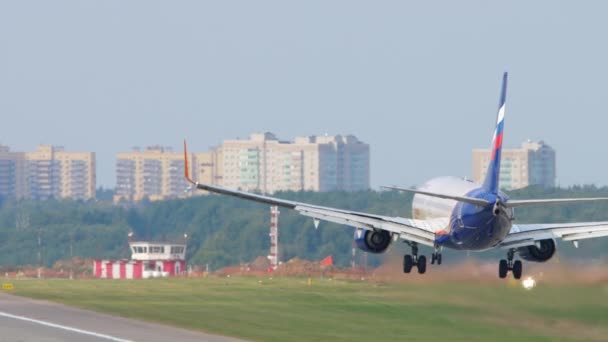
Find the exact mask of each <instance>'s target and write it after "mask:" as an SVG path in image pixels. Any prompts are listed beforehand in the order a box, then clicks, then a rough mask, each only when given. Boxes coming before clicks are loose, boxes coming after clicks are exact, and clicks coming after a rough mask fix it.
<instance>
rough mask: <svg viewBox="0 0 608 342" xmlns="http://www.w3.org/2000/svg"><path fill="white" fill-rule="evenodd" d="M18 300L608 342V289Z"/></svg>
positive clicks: (439, 288) (251, 329)
mask: <svg viewBox="0 0 608 342" xmlns="http://www.w3.org/2000/svg"><path fill="white" fill-rule="evenodd" d="M13 283H14V285H15V289H14V290H13V291H14V293H15V294H17V295H22V296H27V297H34V298H40V299H47V300H51V301H56V302H61V303H65V304H68V305H73V306H77V307H81V308H87V309H92V310H97V311H102V312H107V313H112V314H117V315H121V316H125V317H131V318H138V319H144V320H149V321H155V322H162V323H165V324H169V325H175V326H180V327H185V328H190V329H197V330H203V331H207V332H211V333H217V334H223V335H229V336H235V337H241V338H244V339H249V340H254V341H408V340H409V341H412V340H413V341H421V340H423V341H426V340H449V341H454V340H456V341H465V340H466V341H488V340H492V341H513V340H519V341H521V340H528V341H531V340H533V341H556V340H581V341H590V340H591V341H593V340H595V341H606V340H608V285H593V286H591V285H588V286H582V285H570V286H549V285H542V284H541V285H540V286H538V287H537V288H535V289H534V290H531V291H526V290H523V289H522V288H521V287H520V286H519V285H518V284H514V283H513V282H511V283H509V282H504V283H498V284H497V283H494V284H485V283H484V284H475V283H463V282H456V283H453V282H452V283H439V284H437V283H428V284H403V283H391V284H388V283H378V282H371V281H338V280H329V279H319V278H316V279H312V286H308V284H307V279H306V278H274V279H269V278H253V277H231V278H196V279H155V280H141V281H124V280H123V281H119V280H74V281H70V280H42V281H38V280H22V281H15V282H13Z"/></svg>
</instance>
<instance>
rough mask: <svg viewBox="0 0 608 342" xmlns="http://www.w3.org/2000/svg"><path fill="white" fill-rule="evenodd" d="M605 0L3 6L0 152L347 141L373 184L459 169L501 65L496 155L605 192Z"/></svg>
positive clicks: (483, 135)
mask: <svg viewBox="0 0 608 342" xmlns="http://www.w3.org/2000/svg"><path fill="white" fill-rule="evenodd" d="M607 4H608V3H606V2H603V1H584V2H581V1H567V2H566V1H482V0H480V1H448V0H446V1H325V0H320V1H300V2H295V1H150V0H146V1H122V0H121V1H110V0H104V1H82V0H78V1H42V0H41V1H7V0H0V118H1V119H2V121H1V122H2V123H1V125H0V143H2V144H6V145H9V146H11V147H12V148H13V149H14V150H33V149H35V147H36V145H37V144H41V143H43V144H54V145H63V146H65V147H66V149H67V150H77V151H96V152H97V164H98V168H97V170H98V176H97V180H98V185H103V186H110V187H112V186H113V185H114V183H115V175H114V169H115V154H116V153H118V152H123V151H128V150H130V149H131V147H133V146H147V145H153V144H161V145H167V146H174V147H175V148H176V149H180V146H181V145H180V144H181V141H182V138H183V137H187V138H188V139H189V143H190V145H191V149H192V150H206V149H207V148H208V147H209V146H211V145H215V144H218V143H219V142H220V141H221V140H222V139H226V138H235V137H246V136H247V135H248V134H249V133H251V132H254V131H271V132H274V133H276V134H277V135H278V136H279V137H280V138H282V139H291V138H292V137H294V136H297V135H312V134H323V133H329V134H336V133H352V134H355V135H357V136H358V137H359V138H360V139H362V140H363V141H365V142H367V143H369V144H370V145H371V149H372V185H373V186H374V187H377V186H379V185H383V184H397V185H403V186H409V185H414V184H416V183H420V182H422V181H424V180H425V179H427V178H430V177H433V176H440V175H458V176H469V175H470V174H471V149H472V148H475V147H488V146H489V144H490V139H491V135H492V130H493V126H494V121H495V116H496V109H497V108H496V106H497V102H498V92H499V85H500V79H501V75H502V72H503V71H504V70H508V71H509V73H510V84H509V93H508V100H507V101H508V102H507V115H506V121H505V145H506V146H507V147H513V146H519V144H520V143H521V142H522V141H523V140H524V139H526V138H532V139H543V140H545V141H546V142H547V143H549V144H550V145H552V146H553V147H554V148H555V149H556V150H557V158H558V161H557V163H558V170H557V171H558V180H559V182H560V183H561V184H562V185H570V184H582V183H585V184H589V183H594V184H597V185H605V184H608V172H607V171H608V155H607V154H606V153H605V145H606V144H605V143H604V142H603V140H604V136H605V132H606V124H607V114H608V113H606V109H605V107H606V106H605V102H606V100H605V99H606V96H607V95H606V94H608V89H607V85H606V80H607V78H608V77H607V76H608V45H607V44H606V33H607V32H608V20H606V13H608V8H607V7H608V5H607Z"/></svg>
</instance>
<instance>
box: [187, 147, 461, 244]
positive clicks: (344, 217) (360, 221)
mask: <svg viewBox="0 0 608 342" xmlns="http://www.w3.org/2000/svg"><path fill="white" fill-rule="evenodd" d="M184 164H185V165H184V173H185V177H186V179H187V180H188V182H190V183H192V184H193V185H194V186H195V187H196V188H197V189H200V190H206V191H209V192H214V193H218V194H222V195H228V196H232V197H238V198H242V199H246V200H250V201H254V202H260V203H265V204H269V205H276V206H279V207H283V208H289V209H293V210H295V211H297V212H298V213H300V214H301V215H304V216H308V217H311V218H312V219H313V220H314V221H313V222H314V225H315V227H317V226H318V224H319V221H328V222H334V223H339V224H343V225H347V226H351V227H355V228H361V229H366V230H374V229H381V230H386V231H388V232H391V233H392V234H393V237H398V238H401V239H403V240H407V241H411V242H417V243H420V244H423V245H427V246H433V245H434V242H435V232H437V231H439V230H443V229H445V228H446V227H447V226H448V223H449V219H448V218H447V217H446V218H438V219H431V220H414V219H408V218H401V217H389V216H381V215H374V214H367V213H361V212H356V211H349V210H342V209H335V208H329V207H322V206H317V205H313V204H308V203H301V202H295V201H289V200H284V199H280V198H276V197H271V196H265V195H260V194H255V193H251V192H246V191H239V190H233V189H228V188H224V187H220V186H216V185H210V184H203V183H198V182H194V181H193V180H192V179H191V178H190V175H189V167H188V153H187V147H186V141H184Z"/></svg>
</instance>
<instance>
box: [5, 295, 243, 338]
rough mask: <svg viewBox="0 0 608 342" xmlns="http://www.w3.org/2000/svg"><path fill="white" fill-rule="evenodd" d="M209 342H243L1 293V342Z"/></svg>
mask: <svg viewBox="0 0 608 342" xmlns="http://www.w3.org/2000/svg"><path fill="white" fill-rule="evenodd" d="M17 341H19V342H30V341H32V342H33V341H41V342H57V341H85V342H89V341H91V342H93V341H116V342H126V341H147V342H149V341H207V342H239V341H242V340H238V339H235V338H230V337H224V336H217V335H210V334H205V333H200V332H195V331H189V330H184V329H178V328H173V327H169V326H163V325H159V324H152V323H147V322H141V321H137V320H133V319H127V318H121V317H116V316H111V315H106V314H101V313H96V312H92V311H87V310H82V309H76V308H71V307H68V306H65V305H62V304H57V303H51V302H47V301H41V300H33V299H28V298H22V297H17V296H13V295H9V294H7V293H3V292H0V342H17Z"/></svg>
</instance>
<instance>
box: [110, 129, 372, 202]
mask: <svg viewBox="0 0 608 342" xmlns="http://www.w3.org/2000/svg"><path fill="white" fill-rule="evenodd" d="M183 158H184V155H183V153H181V152H173V151H171V149H170V148H163V147H158V146H155V147H150V148H148V149H146V150H143V151H142V150H139V149H137V150H135V151H132V152H129V153H120V154H118V155H117V161H116V188H115V196H114V200H115V201H116V202H118V201H120V200H123V199H124V200H126V201H140V200H142V199H143V198H148V199H150V200H161V199H167V198H177V197H185V196H187V195H189V194H191V192H190V193H189V192H186V191H185V190H186V189H188V187H189V184H188V183H187V182H186V180H185V178H184V161H183ZM188 159H189V165H190V170H189V171H190V174H191V175H192V178H193V179H194V180H196V181H198V182H201V183H207V184H214V185H219V186H224V187H227V188H232V189H241V190H245V191H259V192H263V193H274V192H277V191H301V190H309V191H334V190H344V191H357V190H367V189H369V145H368V144H365V143H362V142H361V141H359V140H358V139H357V138H356V137H354V136H352V135H348V136H341V135H336V136H310V137H299V138H296V139H295V141H281V140H279V139H277V138H276V136H275V135H274V134H272V133H262V134H252V135H251V136H250V138H249V139H246V140H240V139H236V140H225V141H224V142H223V143H222V144H221V145H220V146H217V147H215V148H212V149H211V150H210V151H208V152H203V153H189V154H188ZM200 193H204V192H200Z"/></svg>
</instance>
